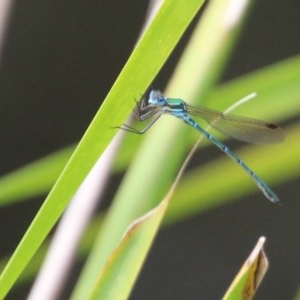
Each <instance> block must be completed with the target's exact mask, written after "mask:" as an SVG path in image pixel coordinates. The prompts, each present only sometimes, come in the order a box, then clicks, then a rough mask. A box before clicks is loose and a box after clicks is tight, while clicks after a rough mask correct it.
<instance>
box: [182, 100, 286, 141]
mask: <svg viewBox="0 0 300 300" xmlns="http://www.w3.org/2000/svg"><path fill="white" fill-rule="evenodd" d="M187 110H188V113H189V114H190V115H194V116H199V117H200V118H202V119H204V120H205V121H206V122H207V123H208V124H209V125H211V126H212V127H213V128H215V129H217V130H218V131H220V132H222V133H223V134H225V135H227V136H229V137H231V138H234V139H236V140H240V141H243V142H248V143H253V144H271V143H280V142H282V141H283V140H284V138H285V136H284V132H283V130H282V128H281V127H280V126H278V125H276V124H273V123H268V122H264V121H260V120H255V119H251V118H246V117H240V116H236V115H232V114H223V113H220V112H218V111H216V110H212V109H209V108H206V107H193V106H190V105H188V106H187Z"/></svg>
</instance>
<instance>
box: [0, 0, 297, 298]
mask: <svg viewBox="0 0 300 300" xmlns="http://www.w3.org/2000/svg"><path fill="white" fill-rule="evenodd" d="M187 2H188V1H187ZM256 2H257V3H256V4H255V6H254V9H253V11H252V14H251V15H250V17H249V19H248V22H247V24H246V26H245V30H244V31H243V33H242V35H241V39H240V41H239V44H238V46H237V47H236V49H235V51H234V53H233V55H232V58H231V60H230V63H229V65H228V67H227V69H226V72H225V74H224V76H223V79H222V80H223V81H224V80H227V79H231V78H234V77H237V76H239V75H242V74H244V73H247V72H250V71H252V70H255V69H258V68H261V67H263V66H267V65H269V64H272V63H275V62H277V61H279V60H282V59H285V58H287V57H290V56H293V55H296V54H298V53H299V49H300V39H299V28H300V18H299V11H300V3H299V2H298V1H292V0H289V1H284V2H282V1H274V0H264V1H256ZM146 8H147V3H144V1H120V0H119V1H100V0H98V1H74V0H73V1H47V0H45V1H37V0H31V1H16V3H15V5H14V7H13V11H12V15H11V19H10V23H9V27H8V31H7V35H6V41H5V46H4V52H3V57H2V61H1V65H0V101H1V102H0V103H1V110H0V116H1V117H0V126H1V133H0V137H1V155H0V157H1V168H0V175H3V174H6V173H7V172H9V171H11V170H13V169H16V168H18V167H21V166H23V165H24V164H26V163H28V162H30V161H33V160H36V159H37V158H40V157H43V156H45V155H46V154H49V153H51V152H53V151H55V150H57V149H60V148H62V147H64V146H67V145H69V144H71V143H74V142H76V141H78V140H79V139H80V138H81V136H82V134H83V133H84V130H85V129H86V127H87V126H88V124H89V122H90V121H91V119H92V117H93V116H94V114H95V112H96V111H97V109H98V107H99V105H100V104H101V102H102V100H103V99H104V97H105V95H106V94H107V92H108V91H109V89H110V87H111V86H112V84H113V82H114V80H115V79H116V77H117V75H118V73H119V72H120V70H121V68H122V67H123V65H124V63H125V62H126V60H127V58H128V56H129V55H130V53H131V50H132V48H133V46H134V43H135V41H136V38H137V36H138V34H139V31H140V28H141V25H142V23H143V19H144V16H145V11H146ZM186 38H187V37H185V39H186ZM183 40H184V39H183ZM179 49H180V47H179ZM176 53H177V54H176ZM176 53H175V55H173V56H172V57H171V59H170V60H169V61H168V63H167V64H166V66H165V68H164V69H163V70H162V72H161V73H160V74H159V76H158V77H157V79H156V84H158V85H159V86H158V88H161V89H163V87H164V85H165V83H166V82H167V80H168V77H169V76H170V74H171V72H172V70H173V68H174V66H175V64H176V62H177V57H178V54H179V51H178V50H177V52H176ZM137 76H138V74H137ZM283 101H284V100H283ZM70 107H71V110H70ZM202 159H203V157H202ZM112 188H113V187H112ZM275 189H276V192H278V194H279V195H285V197H284V198H285V199H284V201H285V205H284V207H280V208H278V207H277V206H276V207H275V206H272V205H270V204H269V203H268V202H267V201H262V197H256V198H255V200H253V197H251V199H250V197H249V198H245V199H243V200H242V201H239V202H236V203H234V204H230V205H228V206H226V207H222V208H219V209H216V210H213V211H209V212H206V213H204V214H202V215H200V216H197V217H194V218H192V219H190V220H186V221H185V222H182V223H180V224H177V225H173V226H171V227H168V228H165V229H162V230H161V231H160V233H159V235H158V237H157V239H156V242H155V244H154V246H153V248H152V250H151V252H150V255H149V257H148V259H147V262H146V264H145V266H144V269H143V271H142V273H141V276H140V277H139V279H138V282H137V284H136V287H135V289H134V291H133V294H132V296H131V299H200V298H201V299H219V298H221V296H222V295H223V294H224V292H225V290H226V289H227V287H228V285H229V284H230V282H231V280H232V278H233V277H234V276H235V274H236V271H237V270H238V268H239V267H240V265H241V264H242V262H243V261H244V259H245V258H246V256H247V255H248V254H249V252H250V250H251V249H252V247H253V245H254V244H255V243H256V241H257V239H258V237H259V236H261V235H265V236H267V238H268V240H267V245H266V249H267V252H268V256H269V259H270V261H271V266H270V269H269V272H268V274H267V277H266V279H265V280H264V281H263V284H262V286H261V288H260V290H259V293H258V295H257V298H256V299H291V298H292V297H293V295H294V294H295V292H296V290H297V288H298V284H299V273H300V263H299V259H298V257H299V253H300V242H299V234H298V232H299V231H300V221H299V218H298V215H299V213H298V212H299V209H300V204H299V201H298V200H299V199H298V198H299V196H298V193H299V179H295V180H293V181H291V182H288V183H285V184H282V185H281V186H277V187H275ZM43 200H44V197H40V198H35V199H32V200H31V201H30V202H26V203H22V204H17V205H12V206H10V207H6V208H2V209H1V211H0V226H1V227H0V228H1V236H0V244H1V250H2V255H8V254H9V253H11V251H12V250H13V249H14V248H15V247H16V245H17V243H18V242H19V240H20V239H21V237H22V235H23V234H24V232H25V230H26V229H27V227H28V225H29V224H30V222H31V220H32V218H33V217H34V215H35V214H36V212H37V211H38V209H39V207H40V206H41V204H42V201H43ZM28 289H29V286H26V287H23V288H22V289H20V290H18V291H14V292H13V293H12V294H11V296H10V299H24V298H25V296H26V295H27V293H28ZM66 295H67V293H66ZM64 297H65V298H66V297H67V296H64ZM65 298H64V299H65Z"/></svg>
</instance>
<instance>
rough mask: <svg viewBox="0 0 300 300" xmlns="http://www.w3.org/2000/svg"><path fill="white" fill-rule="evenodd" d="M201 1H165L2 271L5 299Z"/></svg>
mask: <svg viewBox="0 0 300 300" xmlns="http://www.w3.org/2000/svg"><path fill="white" fill-rule="evenodd" d="M201 3H202V1H199V0H197V1H196V0H194V1H190V2H189V5H186V2H185V1H183V0H181V1H175V2H174V1H170V0H167V1H164V3H163V5H162V6H161V8H160V10H159V12H158V14H157V15H156V17H155V19H154V20H153V22H152V24H151V25H150V26H149V28H148V30H147V31H146V32H145V33H144V35H143V36H142V38H141V40H140V42H139V43H138V45H137V46H136V48H135V50H134V51H133V53H132V55H131V57H130V58H129V60H128V62H127V63H126V65H125V67H124V68H123V70H122V72H121V73H120V75H119V77H118V78H117V80H116V82H115V84H114V86H113V87H112V89H111V90H110V92H109V94H108V95H107V97H106V99H105V101H104V103H103V105H102V106H101V108H100V110H99V111H98V113H97V114H96V116H95V118H94V119H93V121H92V122H91V124H90V126H89V128H88V129H87V131H86V133H85V134H84V136H83V138H82V140H81V141H80V143H79V145H78V146H77V148H76V150H75V152H74V153H73V155H72V157H71V158H70V160H69V162H68V163H67V165H66V167H65V168H64V170H63V171H62V173H61V175H60V177H59V179H58V180H57V182H56V184H55V185H54V187H53V189H52V190H51V192H50V194H49V196H48V197H47V199H46V200H45V202H44V204H43V206H42V207H41V209H40V211H39V212H38V214H37V215H36V217H35V219H34V220H33V222H32V223H31V225H30V227H29V229H28V230H27V232H26V234H25V235H24V237H23V239H22V240H21V242H20V244H19V246H18V247H17V249H16V250H15V252H14V254H13V256H12V257H11V259H10V261H9V262H8V264H7V266H6V267H5V269H4V271H3V272H2V274H1V276H0V286H1V289H0V298H3V297H4V296H5V295H6V294H7V292H8V291H9V289H10V288H11V286H12V285H13V284H14V282H15V281H16V279H17V278H18V276H19V275H20V273H21V272H22V270H23V269H24V268H25V266H26V265H27V264H28V262H29V260H30V259H31V258H32V257H33V255H34V253H35V252H36V251H37V249H38V248H39V246H40V245H41V243H42V242H43V240H44V239H45V238H46V236H47V234H48V233H49V231H50V230H51V229H52V228H53V226H54V225H55V223H56V222H57V220H58V219H59V217H60V216H61V214H62V213H63V211H64V209H65V208H66V206H67V205H68V203H69V201H70V200H71V198H72V196H73V195H74V194H75V192H76V190H77V189H78V188H79V186H80V184H81V183H82V182H83V180H84V178H85V177H86V175H87V174H88V172H89V171H90V170H91V168H92V167H93V165H94V164H95V162H96V161H97V159H98V158H99V156H100V155H101V154H102V152H103V151H104V150H105V148H106V147H107V146H108V144H109V142H110V141H111V139H112V138H113V135H114V134H115V131H114V130H111V127H112V126H115V125H116V124H122V123H123V122H124V121H125V120H126V118H127V117H128V115H129V113H130V112H131V108H132V99H134V98H138V97H139V96H140V94H141V93H143V92H144V91H145V89H146V88H147V87H148V86H149V84H150V83H151V81H152V80H153V78H154V76H155V75H156V74H157V73H158V71H159V69H160V68H161V67H162V65H163V64H164V62H165V61H166V59H167V57H168V56H169V55H170V53H171V51H172V50H173V48H174V47H175V45H176V43H177V42H178V40H179V39H180V37H181V35H182V34H183V32H184V30H185V29H186V27H187V26H188V24H189V23H190V22H191V20H192V18H193V17H194V15H195V13H196V12H197V10H198V8H199V7H200V5H201ZM183 7H184V9H183ZM154 45H155V47H154ZM137 74H138V76H137ZM112 116H113V118H112Z"/></svg>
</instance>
